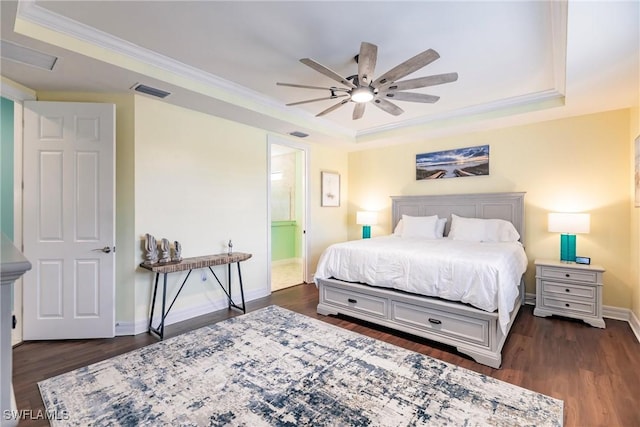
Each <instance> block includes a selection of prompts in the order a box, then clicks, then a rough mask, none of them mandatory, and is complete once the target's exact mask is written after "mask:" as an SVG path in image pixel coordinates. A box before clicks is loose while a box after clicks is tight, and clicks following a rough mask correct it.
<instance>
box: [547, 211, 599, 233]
mask: <svg viewBox="0 0 640 427" xmlns="http://www.w3.org/2000/svg"><path fill="white" fill-rule="evenodd" d="M590 227H591V215H589V214H587V213H560V212H552V213H549V232H551V233H568V234H577V233H589V231H590Z"/></svg>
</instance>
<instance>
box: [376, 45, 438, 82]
mask: <svg viewBox="0 0 640 427" xmlns="http://www.w3.org/2000/svg"><path fill="white" fill-rule="evenodd" d="M438 58H440V55H439V54H438V52H436V51H435V50H433V49H428V50H425V51H424V52H422V53H419V54H417V55H416V56H414V57H413V58H409V59H407V60H406V61H404V62H403V63H401V64H400V65H397V66H395V67H393V68H392V69H390V70H389V71H387V72H386V73H384V74H383V75H381V76H380V77H378V78H377V79H376V80H375V81H374V82H373V85H372V86H373V87H375V88H377V87H379V86H380V85H383V84H385V83H389V82H395V81H396V80H400V79H401V78H403V77H404V76H407V75H409V74H411V73H413V72H414V71H416V70H419V69H420V68H422V67H424V66H426V65H429V64H431V63H432V62H433V61H435V60H436V59H438Z"/></svg>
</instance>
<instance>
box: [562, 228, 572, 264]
mask: <svg viewBox="0 0 640 427" xmlns="http://www.w3.org/2000/svg"><path fill="white" fill-rule="evenodd" d="M560 261H562V262H575V261H576V235H575V234H561V235H560Z"/></svg>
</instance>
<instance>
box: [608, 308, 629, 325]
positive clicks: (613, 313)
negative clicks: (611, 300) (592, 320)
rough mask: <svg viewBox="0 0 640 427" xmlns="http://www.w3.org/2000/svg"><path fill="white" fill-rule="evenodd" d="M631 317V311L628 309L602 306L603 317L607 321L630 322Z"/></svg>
mask: <svg viewBox="0 0 640 427" xmlns="http://www.w3.org/2000/svg"><path fill="white" fill-rule="evenodd" d="M630 315H631V310H629V309H628V308H620V307H612V306H610V305H603V306H602V317H606V318H607V319H614V320H623V321H625V322H628V321H629V316H630Z"/></svg>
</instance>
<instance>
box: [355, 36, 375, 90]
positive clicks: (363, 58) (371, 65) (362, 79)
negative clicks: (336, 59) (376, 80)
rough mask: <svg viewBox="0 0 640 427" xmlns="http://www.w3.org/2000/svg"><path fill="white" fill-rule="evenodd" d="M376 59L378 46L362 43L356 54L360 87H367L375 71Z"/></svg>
mask: <svg viewBox="0 0 640 427" xmlns="http://www.w3.org/2000/svg"><path fill="white" fill-rule="evenodd" d="M377 59H378V46H376V45H375V44H371V43H367V42H362V43H361V44H360V53H359V54H358V83H359V84H360V86H369V85H370V84H371V80H372V79H373V71H374V70H375V69H376V61H377Z"/></svg>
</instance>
